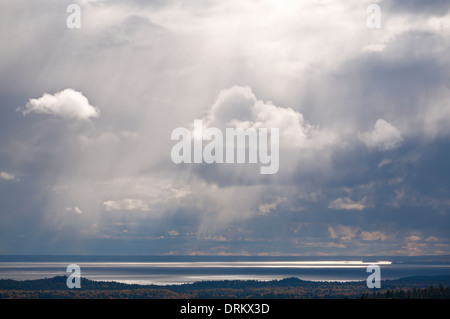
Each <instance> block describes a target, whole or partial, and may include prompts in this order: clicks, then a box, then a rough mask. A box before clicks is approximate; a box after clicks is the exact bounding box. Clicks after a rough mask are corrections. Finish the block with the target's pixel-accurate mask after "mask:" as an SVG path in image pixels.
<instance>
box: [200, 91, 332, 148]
mask: <svg viewBox="0 0 450 319" xmlns="http://www.w3.org/2000/svg"><path fill="white" fill-rule="evenodd" d="M203 120H204V121H205V122H206V125H207V126H208V127H218V128H224V127H231V128H238V127H241V128H244V129H246V128H255V129H258V128H269V129H270V128H279V130H280V146H284V147H285V148H288V149H298V148H301V149H323V148H325V147H327V146H329V145H330V144H333V143H335V142H336V141H337V140H338V135H337V134H336V133H335V132H333V131H331V130H327V129H322V128H319V127H317V126H314V125H312V124H309V123H307V122H306V121H305V119H304V117H303V114H302V113H299V112H297V111H295V110H293V109H292V108H289V107H279V106H276V105H274V104H273V103H272V102H270V101H268V102H264V101H261V100H258V99H257V97H256V96H255V94H254V93H253V91H252V89H251V88H250V87H247V86H233V87H231V88H229V89H226V90H222V91H221V92H220V94H219V96H218V98H217V100H216V101H215V103H214V104H213V106H212V107H211V109H210V110H209V111H208V115H207V116H206V117H205V118H203Z"/></svg>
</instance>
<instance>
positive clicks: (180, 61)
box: [0, 0, 450, 256]
mask: <svg viewBox="0 0 450 319" xmlns="http://www.w3.org/2000/svg"><path fill="white" fill-rule="evenodd" d="M78 3H79V4H80V6H81V14H82V16H81V20H82V25H81V28H80V29H76V30H75V29H68V28H67V26H66V24H65V20H66V18H67V15H68V14H67V12H66V4H61V3H59V2H58V3H57V2H56V1H54V0H43V1H40V5H39V6H35V5H34V1H33V0H23V1H13V0H6V1H2V5H1V6H2V19H0V40H1V41H2V43H9V44H10V45H7V46H5V47H4V48H2V54H1V55H0V133H1V134H0V145H1V147H0V194H1V201H0V202H1V207H0V208H1V209H0V253H7V254H20V253H26V254H28V253H30V254H37V253H38V254H45V253H47V254H58V253H62V254H77V253H82V254H96V253H98V254H213V255H214V254H247V255H257V254H263V255H267V254H269V255H270V254H272V255H290V254H299V255H347V256H348V255H402V254H406V255H414V254H416V255H417V254H448V253H450V246H449V245H450V234H449V231H448V229H449V227H450V215H449V209H450V202H449V199H448V194H449V192H450V185H449V181H450V171H449V170H448V168H447V167H448V163H449V162H450V148H449V145H450V144H449V139H450V129H449V128H450V120H449V119H450V107H449V103H448V101H449V100H450V72H449V70H450V58H449V57H450V40H449V39H450V25H449V21H450V12H449V5H448V2H446V1H428V2H427V1H412V0H411V1H396V0H382V1H378V2H377V3H378V4H379V5H380V8H381V28H380V29H370V28H368V27H367V24H366V20H367V18H368V15H369V14H370V13H368V12H367V11H366V9H367V6H368V5H369V4H371V3H372V1H369V0H367V1H361V0H348V1H327V0H305V1H290V0H280V1H278V0H277V1H272V0H263V1H258V2H254V1H245V2H242V1H238V0H226V1H225V0H223V1H222V0H219V1H206V2H205V1H189V3H187V2H183V3H182V4H181V2H180V1H177V0H174V1H141V0H133V1H123V0H106V1H105V0H98V1H97V0H91V1H84V0H83V1H79V2H78ZM418 9H421V10H418ZM37 17H39V18H37ZM63 88H66V89H63ZM45 92H48V93H45ZM18 106H22V107H21V108H19V112H17V107H18ZM100 110H101V114H100ZM194 120H202V121H203V125H204V127H205V128H206V127H217V128H220V129H225V128H227V127H230V128H238V127H241V128H263V127H267V128H279V132H280V145H279V146H280V163H279V164H280V166H279V171H278V173H277V174H273V175H266V176H263V175H261V174H260V171H259V166H260V165H250V164H221V165H216V164H206V163H201V164H188V165H177V164H174V163H173V162H172V161H171V157H170V155H171V149H172V147H173V145H174V141H172V140H171V133H172V131H173V130H174V129H175V128H178V127H184V128H189V129H190V128H192V127H191V126H192V124H193V123H194Z"/></svg>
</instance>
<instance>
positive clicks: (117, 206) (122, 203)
mask: <svg viewBox="0 0 450 319" xmlns="http://www.w3.org/2000/svg"><path fill="white" fill-rule="evenodd" d="M103 206H104V207H105V209H106V210H107V211H115V210H127V211H149V210H150V207H149V205H148V204H147V203H146V202H144V201H142V200H140V199H134V198H127V199H122V200H116V201H114V200H108V201H105V202H103Z"/></svg>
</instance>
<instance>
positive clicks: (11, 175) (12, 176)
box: [0, 172, 16, 181]
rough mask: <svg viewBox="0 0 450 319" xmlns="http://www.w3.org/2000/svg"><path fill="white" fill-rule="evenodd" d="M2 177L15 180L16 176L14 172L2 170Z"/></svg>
mask: <svg viewBox="0 0 450 319" xmlns="http://www.w3.org/2000/svg"><path fill="white" fill-rule="evenodd" d="M0 178H1V179H4V180H7V181H12V180H15V179H16V177H15V176H14V174H11V173H8V172H0Z"/></svg>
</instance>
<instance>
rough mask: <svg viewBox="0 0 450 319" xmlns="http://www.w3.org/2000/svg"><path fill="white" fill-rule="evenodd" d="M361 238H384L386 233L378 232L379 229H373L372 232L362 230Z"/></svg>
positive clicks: (367, 239) (370, 239) (372, 239)
mask: <svg viewBox="0 0 450 319" xmlns="http://www.w3.org/2000/svg"><path fill="white" fill-rule="evenodd" d="M360 236H361V239H362V240H365V241H375V240H382V241H384V240H386V239H387V236H386V234H384V233H382V232H379V231H374V232H367V231H363V232H361V234H360Z"/></svg>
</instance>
